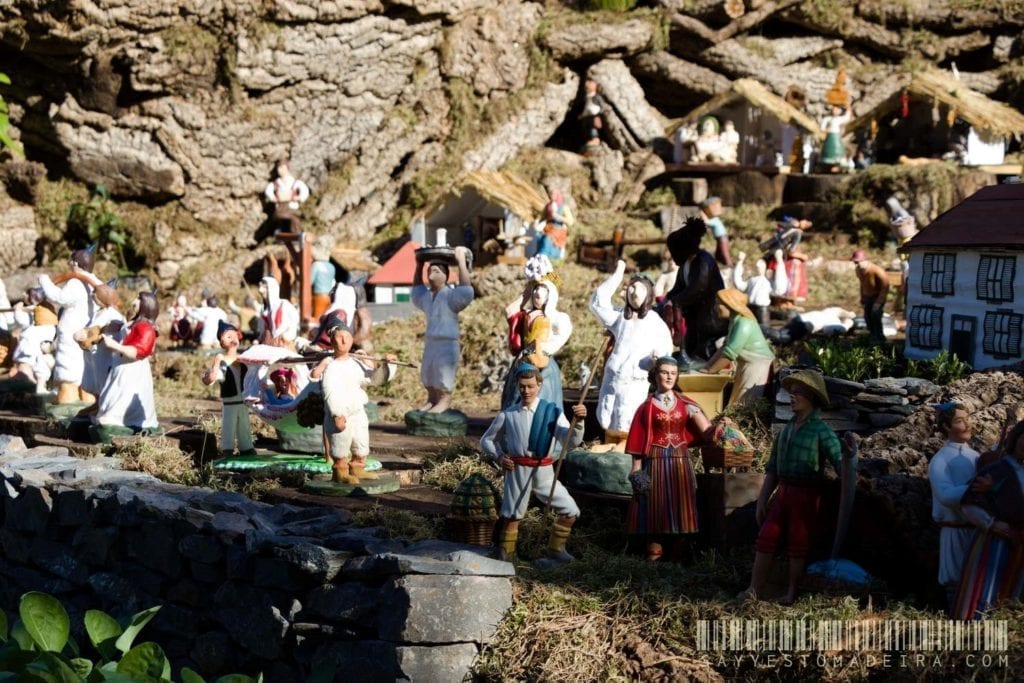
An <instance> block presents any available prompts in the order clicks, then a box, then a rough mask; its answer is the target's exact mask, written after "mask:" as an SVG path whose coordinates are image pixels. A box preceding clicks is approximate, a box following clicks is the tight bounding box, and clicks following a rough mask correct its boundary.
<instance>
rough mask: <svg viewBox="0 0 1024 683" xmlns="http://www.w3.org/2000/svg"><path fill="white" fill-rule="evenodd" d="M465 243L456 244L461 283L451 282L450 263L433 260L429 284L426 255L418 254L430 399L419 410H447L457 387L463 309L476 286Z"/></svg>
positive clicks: (423, 370) (424, 374)
mask: <svg viewBox="0 0 1024 683" xmlns="http://www.w3.org/2000/svg"><path fill="white" fill-rule="evenodd" d="M468 252H469V250H468V249H466V248H465V247H455V261H456V264H457V265H458V268H459V284H458V285H457V286H454V287H449V286H448V284H447V283H448V264H447V263H445V262H443V261H431V262H430V263H429V264H428V265H427V282H428V284H427V285H424V284H423V257H422V255H421V254H420V253H417V254H416V272H415V274H414V275H413V282H414V283H415V284H414V286H413V289H412V302H413V304H414V305H415V306H416V308H418V309H420V310H421V311H423V312H424V313H426V315H427V334H426V341H425V342H424V345H423V365H422V366H421V367H420V379H421V380H422V382H423V386H424V387H426V389H427V401H426V403H424V404H423V405H422V406H420V408H419V410H426V411H429V412H431V413H443V412H444V411H446V410H448V407H449V405H450V403H451V395H452V391H454V390H455V370H456V368H458V366H459V360H460V358H461V351H460V349H459V318H458V314H459V311H461V310H462V309H464V308H465V307H466V306H468V305H469V304H470V303H472V301H473V287H472V285H470V284H469V268H468V267H467V265H466V254H467V253H468Z"/></svg>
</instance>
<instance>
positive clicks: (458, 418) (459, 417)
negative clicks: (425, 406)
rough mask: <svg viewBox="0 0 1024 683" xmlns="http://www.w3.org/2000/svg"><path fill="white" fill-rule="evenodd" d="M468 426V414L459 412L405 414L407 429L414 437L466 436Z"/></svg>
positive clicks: (414, 412) (422, 411)
mask: <svg viewBox="0 0 1024 683" xmlns="http://www.w3.org/2000/svg"><path fill="white" fill-rule="evenodd" d="M468 426H469V422H468V420H467V419H466V414H465V413H463V412H461V411H458V410H446V411H444V412H443V413H428V412H427V411H425V410H410V411H409V412H408V413H406V414H405V427H406V429H408V430H409V433H410V434H412V435H413V436H465V435H466V430H467V428H468Z"/></svg>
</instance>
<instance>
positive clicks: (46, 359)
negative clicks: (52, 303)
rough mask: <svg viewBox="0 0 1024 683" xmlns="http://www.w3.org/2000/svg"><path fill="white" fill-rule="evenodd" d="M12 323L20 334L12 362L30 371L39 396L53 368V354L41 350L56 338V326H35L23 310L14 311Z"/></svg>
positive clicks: (30, 316) (44, 388)
mask: <svg viewBox="0 0 1024 683" xmlns="http://www.w3.org/2000/svg"><path fill="white" fill-rule="evenodd" d="M14 322H15V325H16V326H17V327H18V328H19V329H20V330H21V334H20V335H19V336H18V345H17V346H16V347H14V356H13V358H12V360H13V362H14V365H15V366H18V365H21V364H24V365H27V366H29V367H30V368H31V369H32V374H33V375H34V376H35V381H36V393H40V394H41V393H43V392H45V391H46V385H47V383H48V382H49V381H50V375H52V374H53V366H54V359H53V353H51V352H47V351H44V350H43V348H44V344H45V345H46V346H50V345H51V344H50V342H52V341H53V340H54V338H55V337H56V336H57V326H56V325H36V324H35V322H34V321H33V319H32V315H30V314H29V312H28V311H25V310H20V311H15V313H14Z"/></svg>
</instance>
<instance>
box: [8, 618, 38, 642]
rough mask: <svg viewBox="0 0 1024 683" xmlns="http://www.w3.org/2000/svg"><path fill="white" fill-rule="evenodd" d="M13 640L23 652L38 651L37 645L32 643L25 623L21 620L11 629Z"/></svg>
mask: <svg viewBox="0 0 1024 683" xmlns="http://www.w3.org/2000/svg"><path fill="white" fill-rule="evenodd" d="M11 638H13V639H14V642H16V643H17V644H18V646H19V647H20V648H21V649H22V650H35V649H36V644H35V643H34V642H32V636H30V635H29V634H28V629H26V628H25V623H24V622H23V621H22V620H21V619H18V620H17V621H16V622H14V626H12V627H11Z"/></svg>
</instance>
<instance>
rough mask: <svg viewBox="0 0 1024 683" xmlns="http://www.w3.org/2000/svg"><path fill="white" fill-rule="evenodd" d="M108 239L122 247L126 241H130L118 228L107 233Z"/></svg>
mask: <svg viewBox="0 0 1024 683" xmlns="http://www.w3.org/2000/svg"><path fill="white" fill-rule="evenodd" d="M107 239H108V240H109V241H111V242H113V243H114V244H116V245H118V246H121V247H123V246H124V245H125V243H126V242H127V241H128V240H127V238H125V236H124V234H123V233H121V232H118V231H117V230H111V231H110V232H109V233H107Z"/></svg>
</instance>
